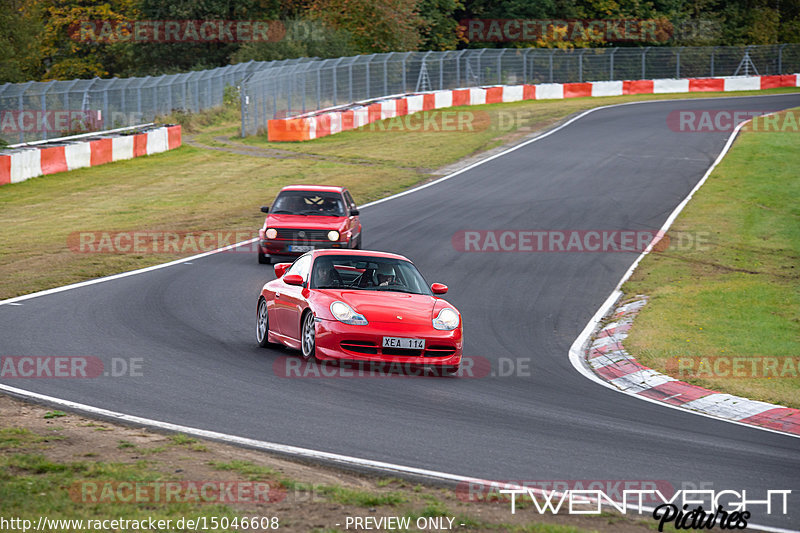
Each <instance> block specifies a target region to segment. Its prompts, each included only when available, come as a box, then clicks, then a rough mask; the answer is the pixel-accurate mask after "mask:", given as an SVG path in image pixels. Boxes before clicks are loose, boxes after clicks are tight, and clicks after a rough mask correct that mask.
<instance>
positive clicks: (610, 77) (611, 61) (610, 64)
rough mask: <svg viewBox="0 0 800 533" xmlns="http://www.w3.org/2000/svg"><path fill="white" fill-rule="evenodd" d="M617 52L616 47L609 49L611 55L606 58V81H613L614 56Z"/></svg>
mask: <svg viewBox="0 0 800 533" xmlns="http://www.w3.org/2000/svg"><path fill="white" fill-rule="evenodd" d="M617 50H619V48H618V47H616V46H615V47H614V48H612V49H611V55H610V56H609V58H608V81H613V80H614V54H616V53H617Z"/></svg>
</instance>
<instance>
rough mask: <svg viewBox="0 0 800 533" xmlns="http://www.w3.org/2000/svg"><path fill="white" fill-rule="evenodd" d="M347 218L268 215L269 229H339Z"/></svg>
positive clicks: (267, 223) (267, 224)
mask: <svg viewBox="0 0 800 533" xmlns="http://www.w3.org/2000/svg"><path fill="white" fill-rule="evenodd" d="M345 220H347V217H324V216H317V215H268V216H267V221H266V226H267V227H268V228H301V229H323V230H331V229H339V227H341V226H342V224H343V223H344V221H345Z"/></svg>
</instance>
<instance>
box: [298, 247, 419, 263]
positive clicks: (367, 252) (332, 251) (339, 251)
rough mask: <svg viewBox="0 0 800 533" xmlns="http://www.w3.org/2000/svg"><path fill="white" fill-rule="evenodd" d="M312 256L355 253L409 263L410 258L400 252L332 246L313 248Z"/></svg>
mask: <svg viewBox="0 0 800 533" xmlns="http://www.w3.org/2000/svg"><path fill="white" fill-rule="evenodd" d="M313 254H314V257H320V256H323V255H326V256H327V255H357V256H365V257H380V258H382V259H399V260H401V261H408V262H409V263H410V262H411V260H410V259H409V258H407V257H404V256H402V255H400V254H393V253H390V252H378V251H375V250H353V249H347V248H346V249H334V248H325V249H324V250H314V252H313Z"/></svg>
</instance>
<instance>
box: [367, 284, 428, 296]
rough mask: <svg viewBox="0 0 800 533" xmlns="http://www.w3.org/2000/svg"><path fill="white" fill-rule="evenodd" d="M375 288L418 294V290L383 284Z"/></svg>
mask: <svg viewBox="0 0 800 533" xmlns="http://www.w3.org/2000/svg"><path fill="white" fill-rule="evenodd" d="M375 289H377V290H379V291H392V292H406V293H408V294H419V293H418V292H415V291H412V290H411V289H402V288H400V287H387V286H385V285H384V286H383V287H381V286H378V287H375Z"/></svg>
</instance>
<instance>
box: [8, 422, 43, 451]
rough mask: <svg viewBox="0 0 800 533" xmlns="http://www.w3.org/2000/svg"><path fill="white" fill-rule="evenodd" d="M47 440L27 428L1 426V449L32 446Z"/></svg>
mask: <svg viewBox="0 0 800 533" xmlns="http://www.w3.org/2000/svg"><path fill="white" fill-rule="evenodd" d="M45 440H46V439H45V437H42V436H40V435H36V434H35V433H33V432H31V431H29V430H27V429H25V428H13V427H12V428H0V450H3V449H9V448H22V447H30V446H31V445H34V444H38V443H40V442H43V441H45Z"/></svg>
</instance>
